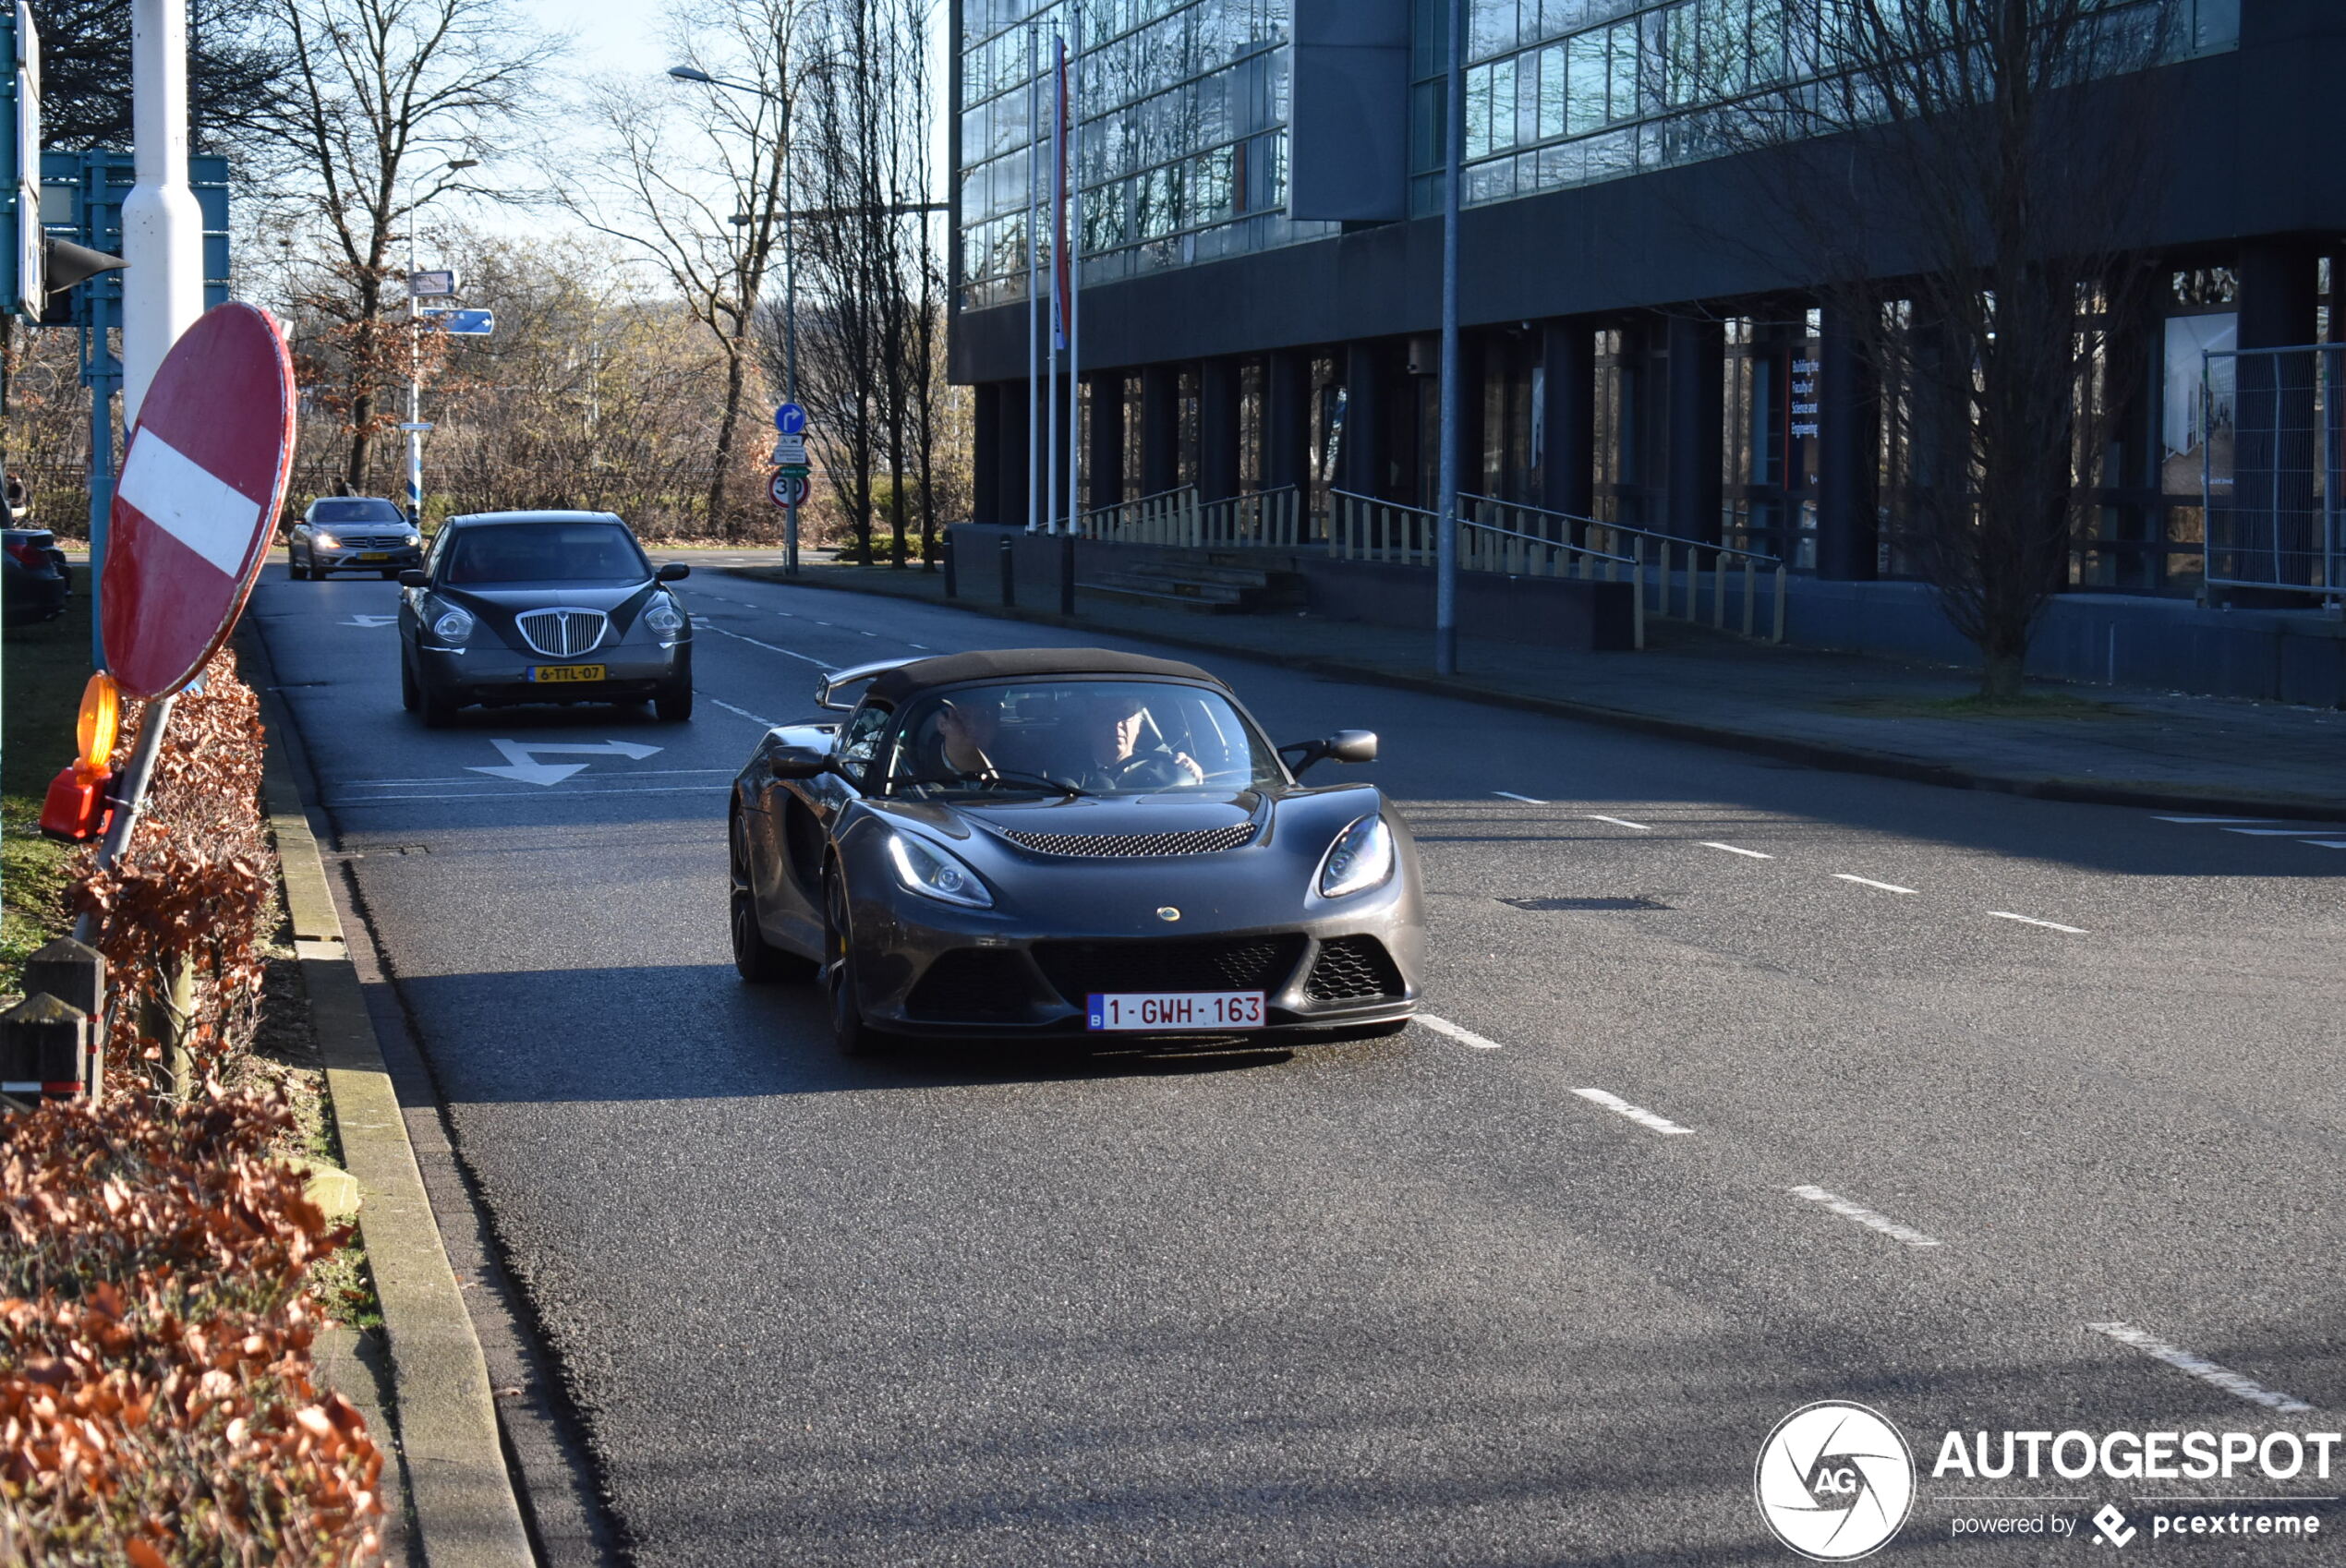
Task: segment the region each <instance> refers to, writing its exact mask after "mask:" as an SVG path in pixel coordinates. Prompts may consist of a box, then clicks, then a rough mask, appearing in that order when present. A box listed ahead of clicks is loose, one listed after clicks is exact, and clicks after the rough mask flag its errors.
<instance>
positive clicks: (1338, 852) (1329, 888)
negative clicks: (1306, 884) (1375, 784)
mask: <svg viewBox="0 0 2346 1568" xmlns="http://www.w3.org/2000/svg"><path fill="white" fill-rule="evenodd" d="M1392 874H1393V830H1392V829H1391V828H1389V827H1387V826H1385V818H1383V817H1382V816H1364V817H1362V818H1361V819H1360V821H1358V822H1356V823H1354V824H1353V825H1352V826H1349V827H1348V828H1346V829H1345V830H1344V831H1343V832H1341V833H1339V834H1337V835H1336V842H1335V843H1334V844H1331V845H1330V846H1328V855H1327V859H1325V860H1324V861H1322V862H1320V897H1321V898H1323V899H1341V898H1343V897H1345V896H1346V895H1348V894H1351V893H1360V892H1365V891H1367V890H1368V889H1369V888H1371V887H1376V886H1377V885H1378V884H1380V883H1382V882H1383V881H1384V880H1385V878H1386V877H1388V876H1391V875H1392Z"/></svg>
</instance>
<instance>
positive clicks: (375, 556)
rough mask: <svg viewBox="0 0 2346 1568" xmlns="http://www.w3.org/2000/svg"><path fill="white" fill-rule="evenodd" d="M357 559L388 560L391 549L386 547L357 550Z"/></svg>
mask: <svg viewBox="0 0 2346 1568" xmlns="http://www.w3.org/2000/svg"><path fill="white" fill-rule="evenodd" d="M358 559H359V560H361V561H389V560H390V559H391V551H389V550H387V549H365V550H360V551H359V552H358Z"/></svg>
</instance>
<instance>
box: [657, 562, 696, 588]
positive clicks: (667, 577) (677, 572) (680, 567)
mask: <svg viewBox="0 0 2346 1568" xmlns="http://www.w3.org/2000/svg"><path fill="white" fill-rule="evenodd" d="M692 574H693V569H692V568H691V567H689V566H687V565H685V564H684V563H683V561H670V562H669V563H668V564H667V565H665V566H663V567H661V568H660V569H659V571H657V572H655V573H652V581H653V582H655V583H681V582H683V580H684V579H685V578H687V577H689V576H691V575H692Z"/></svg>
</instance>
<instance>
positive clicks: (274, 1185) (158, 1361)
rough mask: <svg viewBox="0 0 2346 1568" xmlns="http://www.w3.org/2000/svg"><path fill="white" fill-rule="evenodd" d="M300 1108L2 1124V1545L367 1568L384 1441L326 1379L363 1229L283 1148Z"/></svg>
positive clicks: (83, 1112) (250, 1104) (205, 1101)
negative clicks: (320, 1358) (321, 1306)
mask: <svg viewBox="0 0 2346 1568" xmlns="http://www.w3.org/2000/svg"><path fill="white" fill-rule="evenodd" d="M285 1115H286V1114H285V1112H284V1109H283V1108H282V1107H280V1106H276V1105H272V1104H267V1103H264V1102H261V1101H258V1100H254V1099H251V1098H248V1097H236V1096H226V1095H223V1094H221V1093H219V1092H217V1091H213V1092H210V1093H208V1094H207V1095H206V1096H204V1097H203V1098H202V1099H201V1100H200V1101H199V1102H197V1103H196V1104H191V1105H187V1106H185V1107H174V1108H168V1109H161V1110H158V1109H155V1108H153V1107H151V1105H147V1104H139V1103H136V1102H133V1101H129V1100H123V1101H117V1102H115V1104H110V1105H107V1106H105V1107H103V1109H91V1108H89V1107H87V1106H82V1105H62V1104H52V1105H48V1106H44V1107H43V1108H42V1110H41V1111H39V1112H37V1113H35V1114H32V1115H30V1116H10V1117H6V1118H0V1562H19V1561H30V1562H43V1563H58V1564H82V1563H90V1564H97V1563H121V1562H132V1563H137V1564H140V1565H142V1568H180V1565H183V1564H199V1563H200V1564H225V1563H260V1562H269V1563H284V1564H311V1563H316V1564H357V1563H364V1562H372V1561H374V1560H375V1558H376V1557H377V1556H378V1555H379V1553H380V1551H381V1520H382V1502H381V1497H380V1494H379V1490H378V1489H379V1486H380V1483H381V1474H382V1465H383V1455H382V1452H381V1450H380V1449H379V1448H377V1447H376V1445H375V1442H374V1441H373V1439H372V1438H371V1437H370V1436H369V1434H368V1432H367V1429H366V1427H365V1423H364V1422H363V1421H362V1420H361V1419H360V1418H359V1416H358V1413H357V1411H356V1410H355V1409H353V1408H352V1407H351V1406H350V1405H349V1404H348V1403H346V1402H345V1401H344V1400H343V1399H342V1398H341V1397H340V1396H339V1395H337V1394H333V1393H321V1392H320V1390H319V1389H318V1388H317V1386H316V1385H315V1383H314V1382H313V1381H312V1380H311V1360H310V1345H311V1341H312V1339H313V1337H314V1335H315V1334H316V1332H317V1328H318V1320H317V1318H316V1317H315V1315H314V1313H313V1311H312V1309H310V1308H309V1306H308V1304H307V1302H306V1301H305V1300H304V1298H303V1294H302V1283H303V1275H304V1272H306V1270H307V1269H308V1264H309V1261H310V1260H312V1259H314V1258H317V1257H318V1256H320V1254H321V1253H323V1252H324V1251H326V1250H328V1249H330V1248H333V1247H334V1246H337V1245H339V1244H340V1242H341V1241H342V1240H343V1239H344V1237H345V1235H346V1234H347V1233H346V1232H345V1231H344V1230H341V1229H337V1228H334V1227H330V1226H329V1225H328V1224H327V1223H326V1220H325V1217H324V1216H323V1215H322V1214H320V1212H318V1210H317V1208H316V1207H315V1206H314V1205H312V1204H311V1203H310V1202H308V1200H307V1199H305V1198H304V1197H303V1196H302V1190H301V1189H302V1180H301V1177H300V1176H299V1174H298V1173H296V1171H295V1170H293V1169H292V1168H291V1167H289V1166H286V1165H284V1164H277V1163H275V1162H273V1161H272V1160H270V1159H269V1158H268V1157H267V1153H266V1151H267V1148H268V1146H269V1142H270V1140H271V1139H272V1138H273V1137H274V1136H275V1135H276V1134H277V1133H278V1132H279V1131H280V1130H281V1129H282V1128H283V1127H284V1121H285Z"/></svg>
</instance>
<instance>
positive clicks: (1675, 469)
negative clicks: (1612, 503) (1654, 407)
mask: <svg viewBox="0 0 2346 1568" xmlns="http://www.w3.org/2000/svg"><path fill="white" fill-rule="evenodd" d="M1669 354H1670V384H1669V393H1668V396H1669V418H1670V441H1669V453H1670V455H1669V460H1668V461H1669V464H1670V471H1669V479H1668V486H1669V492H1668V499H1667V506H1668V512H1667V513H1666V516H1667V522H1666V525H1665V531H1666V532H1669V533H1672V534H1675V535H1677V536H1678V537H1680V538H1682V539H1701V540H1704V541H1706V542H1710V543H1716V542H1717V541H1718V538H1719V508H1720V501H1721V499H1722V496H1723V490H1722V488H1721V479H1720V464H1721V462H1722V461H1723V459H1722V456H1721V442H1722V439H1723V429H1722V425H1723V421H1724V419H1725V417H1726V383H1725V377H1726V354H1727V329H1726V325H1725V323H1724V322H1721V321H1705V320H1698V319H1697V318H1694V317H1691V316H1673V317H1671V318H1670V325H1669Z"/></svg>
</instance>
